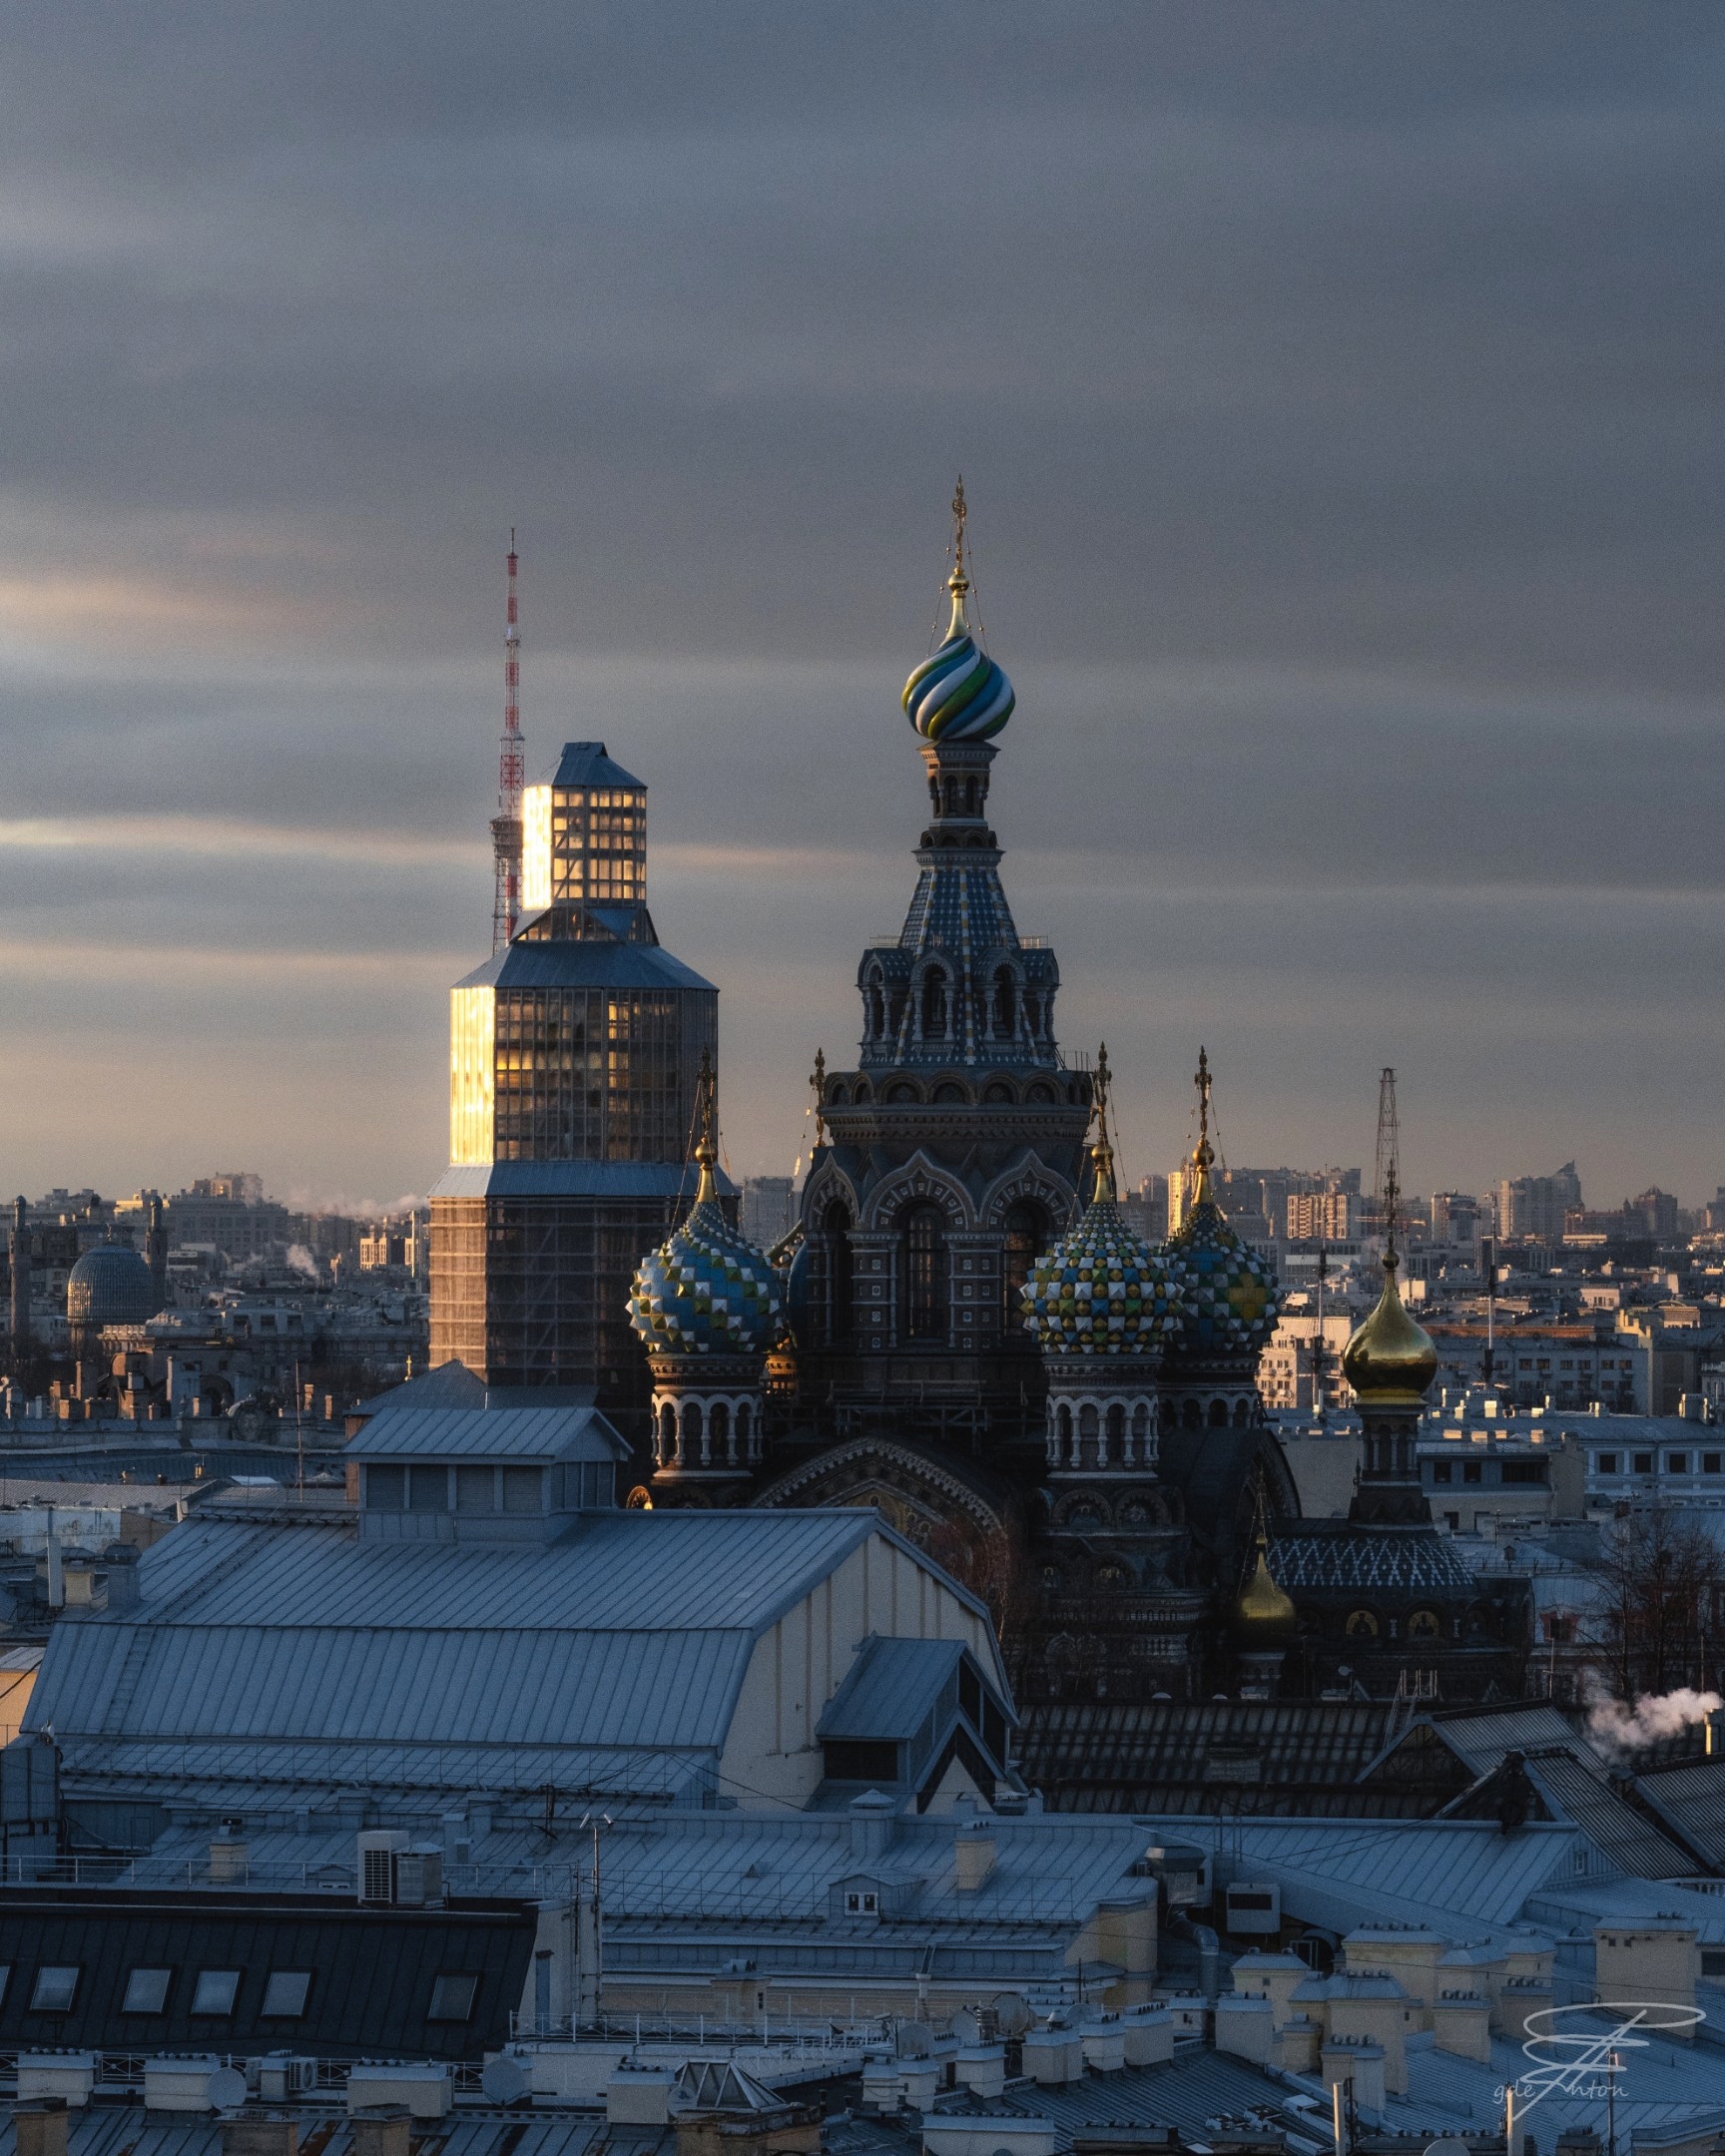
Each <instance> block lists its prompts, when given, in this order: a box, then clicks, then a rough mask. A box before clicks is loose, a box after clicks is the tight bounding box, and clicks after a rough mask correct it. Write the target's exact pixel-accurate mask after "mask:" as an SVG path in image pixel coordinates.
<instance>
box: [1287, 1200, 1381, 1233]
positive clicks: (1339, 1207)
mask: <svg viewBox="0 0 1725 2156" xmlns="http://www.w3.org/2000/svg"><path fill="white" fill-rule="evenodd" d="M1284 1218H1285V1220H1286V1222H1287V1232H1288V1240H1289V1242H1290V1243H1351V1242H1352V1241H1354V1239H1355V1238H1356V1237H1357V1236H1358V1235H1360V1233H1361V1232H1362V1221H1361V1201H1360V1194H1359V1193H1358V1192H1357V1191H1348V1190H1322V1191H1290V1192H1289V1194H1288V1200H1287V1211H1286V1213H1285V1215H1284Z"/></svg>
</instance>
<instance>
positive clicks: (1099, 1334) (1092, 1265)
mask: <svg viewBox="0 0 1725 2156" xmlns="http://www.w3.org/2000/svg"><path fill="white" fill-rule="evenodd" d="M1097 1156H1098V1157H1097V1174H1096V1186H1095V1188H1096V1195H1095V1197H1094V1198H1093V1199H1092V1200H1091V1203H1090V1204H1089V1206H1088V1207H1086V1209H1085V1211H1084V1213H1083V1214H1082V1216H1081V1217H1080V1219H1079V1220H1078V1222H1077V1225H1076V1226H1075V1227H1074V1228H1073V1229H1072V1230H1071V1232H1070V1233H1069V1234H1067V1235H1066V1236H1064V1237H1063V1238H1062V1239H1061V1240H1060V1241H1059V1242H1058V1243H1056V1244H1055V1246H1054V1248H1053V1249H1052V1250H1051V1251H1046V1252H1044V1253H1043V1255H1042V1256H1041V1257H1040V1258H1038V1259H1037V1261H1036V1263H1035V1264H1034V1265H1033V1266H1032V1267H1031V1269H1030V1274H1029V1278H1028V1279H1027V1280H1026V1281H1025V1283H1024V1296H1023V1306H1022V1307H1023V1312H1024V1323H1025V1325H1026V1326H1027V1327H1028V1329H1029V1330H1030V1331H1031V1332H1032V1333H1034V1334H1035V1336H1036V1338H1037V1340H1038V1341H1039V1342H1040V1343H1041V1346H1042V1350H1043V1352H1044V1353H1045V1354H1088V1355H1155V1354H1160V1353H1161V1351H1162V1347H1163V1344H1164V1342H1165V1341H1166V1340H1167V1339H1168V1337H1169V1335H1170V1334H1171V1333H1173V1332H1175V1331H1177V1330H1178V1327H1179V1324H1180V1318H1181V1313H1182V1310H1183V1307H1184V1306H1183V1304H1182V1301H1181V1283H1180V1277H1179V1274H1178V1272H1177V1270H1176V1269H1175V1268H1172V1267H1170V1266H1169V1265H1168V1264H1167V1262H1166V1261H1165V1260H1164V1259H1162V1258H1160V1257H1158V1256H1157V1255H1156V1254H1155V1253H1154V1252H1152V1251H1151V1249H1150V1247H1149V1245H1148V1244H1147V1243H1145V1242H1144V1241H1143V1239H1142V1238H1141V1237H1139V1236H1137V1235H1134V1234H1133V1232H1132V1230H1131V1229H1130V1228H1129V1227H1128V1226H1127V1225H1126V1222H1125V1220H1124V1219H1123V1218H1122V1216H1121V1212H1120V1208H1119V1206H1118V1204H1117V1203H1116V1202H1115V1197H1114V1174H1113V1169H1112V1166H1111V1164H1110V1163H1109V1162H1108V1160H1107V1154H1106V1148H1105V1147H1098V1148H1097Z"/></svg>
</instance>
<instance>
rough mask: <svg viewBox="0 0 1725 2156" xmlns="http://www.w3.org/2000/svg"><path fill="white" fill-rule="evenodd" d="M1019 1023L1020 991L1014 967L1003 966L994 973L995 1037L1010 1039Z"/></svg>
mask: <svg viewBox="0 0 1725 2156" xmlns="http://www.w3.org/2000/svg"><path fill="white" fill-rule="evenodd" d="M1017 1023H1018V991H1017V988H1016V985H1015V984H1014V982H1013V979H1012V968H1011V967H1010V966H1001V967H1000V968H999V969H998V970H997V971H996V973H995V975H994V1038H995V1039H996V1040H1010V1039H1011V1038H1012V1031H1013V1028H1014V1027H1015V1026H1016V1024H1017Z"/></svg>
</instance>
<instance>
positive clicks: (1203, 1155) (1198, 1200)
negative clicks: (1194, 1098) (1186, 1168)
mask: <svg viewBox="0 0 1725 2156" xmlns="http://www.w3.org/2000/svg"><path fill="white" fill-rule="evenodd" d="M1192 1083H1193V1084H1194V1085H1195V1086H1196V1087H1197V1088H1198V1144H1197V1148H1196V1150H1195V1151H1194V1153H1193V1155H1192V1166H1193V1167H1194V1168H1195V1169H1196V1170H1197V1175H1198V1180H1197V1182H1196V1184H1195V1185H1194V1186H1193V1191H1192V1203H1193V1205H1195V1206H1200V1205H1208V1204H1209V1203H1210V1202H1211V1198H1212V1193H1211V1189H1210V1169H1211V1165H1212V1163H1213V1162H1214V1161H1215V1158H1216V1151H1215V1148H1214V1147H1213V1146H1212V1145H1211V1143H1210V1058H1209V1055H1208V1054H1207V1053H1206V1051H1205V1049H1204V1047H1203V1045H1202V1044H1200V1046H1199V1049H1198V1068H1197V1070H1196V1072H1195V1073H1194V1074H1193V1079H1192Z"/></svg>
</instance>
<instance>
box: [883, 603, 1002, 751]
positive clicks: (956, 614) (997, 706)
mask: <svg viewBox="0 0 1725 2156" xmlns="http://www.w3.org/2000/svg"><path fill="white" fill-rule="evenodd" d="M948 589H949V590H950V591H951V594H952V623H951V626H950V627H949V628H948V630H947V631H946V640H945V642H944V643H943V644H942V645H941V646H940V648H939V649H938V650H937V651H936V652H934V653H933V654H932V656H931V657H929V658H927V659H924V660H923V662H922V664H921V665H920V666H919V667H918V668H917V669H916V671H915V672H914V673H913V674H912V675H911V677H910V679H909V680H908V681H907V682H906V683H905V684H904V694H903V696H902V698H901V699H900V702H901V703H902V704H903V706H904V714H905V717H906V718H907V719H908V720H909V721H910V724H911V725H912V726H913V727H914V728H915V729H916V731H917V733H918V734H920V735H921V737H922V739H923V740H924V741H927V742H985V741H989V740H991V739H992V738H993V736H994V735H996V734H998V733H999V732H1000V730H1001V728H1002V727H1003V726H1004V725H1005V724H1006V722H1007V720H1008V719H1010V718H1011V716H1012V707H1013V705H1014V703H1015V702H1016V701H1017V700H1016V698H1015V697H1014V696H1013V694H1012V684H1011V683H1010V682H1009V681H1008V680H1007V679H1006V677H1005V675H1004V674H1003V673H1002V672H1001V671H1000V669H999V668H998V667H997V666H996V665H995V664H994V662H993V660H992V659H990V658H989V656H988V654H987V653H986V652H985V651H983V650H982V649H981V648H980V647H979V646H978V644H977V642H976V639H975V638H974V636H972V635H971V633H970V624H969V621H968V619H967V618H966V616H965V612H964V595H965V593H966V592H967V591H968V590H969V586H968V585H967V584H966V583H965V581H964V578H963V575H962V574H961V573H960V574H958V575H955V576H954V577H953V578H952V581H951V583H950V585H949V586H948Z"/></svg>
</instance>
